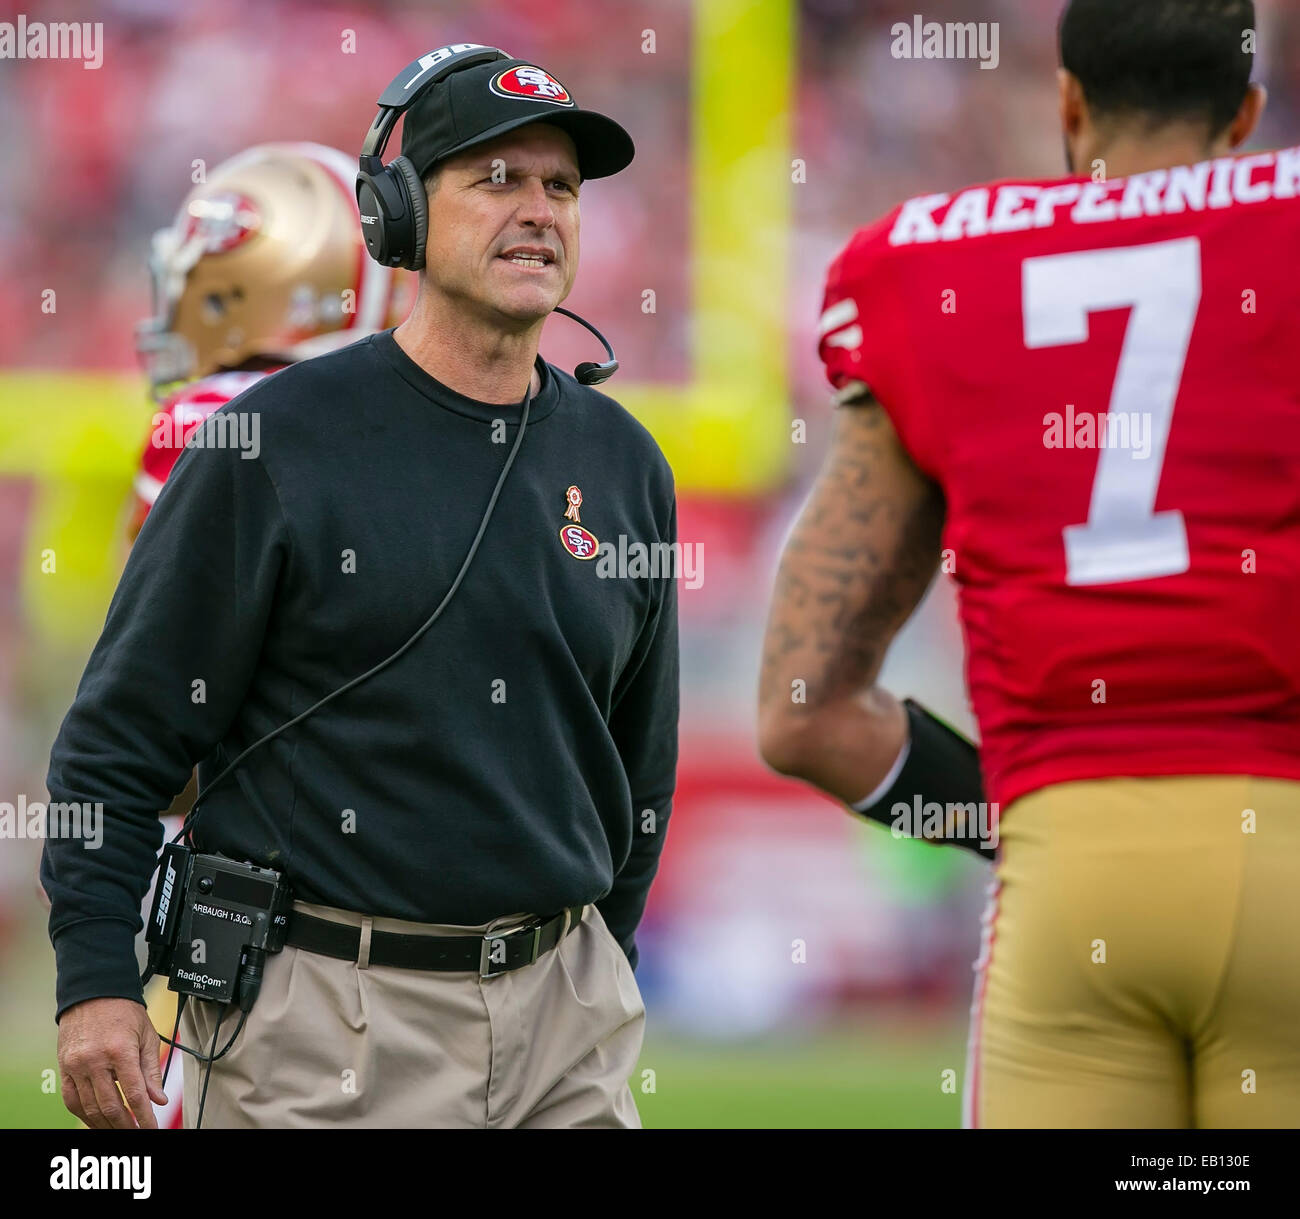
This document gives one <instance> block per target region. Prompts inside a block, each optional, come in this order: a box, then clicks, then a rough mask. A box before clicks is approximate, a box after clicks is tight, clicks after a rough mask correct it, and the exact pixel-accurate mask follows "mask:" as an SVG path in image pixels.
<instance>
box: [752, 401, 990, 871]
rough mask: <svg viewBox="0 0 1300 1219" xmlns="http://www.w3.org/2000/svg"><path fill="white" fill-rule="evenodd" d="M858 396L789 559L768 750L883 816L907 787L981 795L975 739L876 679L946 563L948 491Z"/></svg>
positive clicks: (766, 705)
mask: <svg viewBox="0 0 1300 1219" xmlns="http://www.w3.org/2000/svg"><path fill="white" fill-rule="evenodd" d="M850 394H851V395H852V401H851V404H848V405H842V406H841V407H840V408H839V409H838V410H837V412H836V417H835V424H834V431H833V435H832V439H831V446H830V452H829V453H828V455H827V458H826V462H825V465H824V467H823V468H822V471H821V473H820V475H819V476H818V478H817V481H816V483H815V484H814V486H813V490H812V493H811V495H810V496H809V499H808V501H807V503H806V504H805V505H804V508H803V510H802V512H801V513H800V516H799V519H798V521H797V522H796V524H795V527H794V530H793V532H792V533H791V535H790V539H789V541H788V542H787V543H786V547H785V551H784V553H783V554H782V557H781V563H780V567H779V570H778V573H777V580H776V590H775V593H774V596H773V601H772V608H771V612H770V616H769V620H768V625H767V633H766V636H765V639H764V644H763V668H762V676H761V679H760V688H759V747H760V750H761V752H762V755H763V758H764V759H765V760H766V761H767V763H768V764H769V765H770V766H771V767H773V769H775V770H777V771H780V772H781V773H782V774H787V775H791V776H794V777H796V778H800V779H803V780H805V781H806V782H808V783H811V784H812V785H813V786H815V787H818V788H820V789H821V790H822V791H824V792H826V793H827V794H829V795H831V796H834V797H835V798H836V799H837V800H840V801H842V802H843V803H845V804H847V805H849V806H851V807H854V808H855V809H856V811H858V812H862V813H864V814H865V815H867V816H868V817H870V818H871V819H873V820H878V821H882V822H885V823H886V824H887V823H889V821H890V820H891V816H890V809H891V808H892V806H893V805H894V803H896V802H897V801H898V800H900V799H901V800H906V801H908V802H910V800H911V797H912V795H913V794H914V793H913V791H912V789H916V792H915V794H920V795H922V797H923V800H931V799H937V800H939V802H941V803H948V802H949V801H951V802H954V803H965V802H966V801H968V800H970V801H974V802H975V803H979V802H980V801H981V800H982V798H983V797H982V793H981V791H980V785H979V778H978V774H979V772H978V761H977V758H976V755H975V751H974V748H973V746H971V745H970V744H969V742H966V741H965V740H963V739H962V738H960V737H958V736H957V734H956V733H953V732H952V731H951V730H950V729H948V728H947V727H946V726H945V725H942V724H940V722H939V721H937V720H935V719H934V718H933V717H931V716H930V715H928V713H926V712H925V711H924V710H923V709H921V708H920V707H918V706H917V705H916V704H914V703H911V702H910V701H909V702H908V703H907V704H906V705H905V704H902V703H900V702H899V701H898V700H897V699H896V698H894V696H893V695H891V694H890V693H889V692H888V691H886V690H882V689H881V688H880V687H879V686H878V685H877V684H876V679H877V677H878V676H879V673H880V668H881V664H882V663H883V661H884V657H885V652H886V650H887V649H888V647H889V644H890V643H891V641H892V640H893V638H894V636H895V634H896V633H897V632H898V630H899V628H900V627H901V626H902V625H903V623H904V622H905V621H906V620H907V618H908V617H909V616H910V615H911V613H912V611H913V610H914V609H915V608H916V606H917V605H918V604H919V603H920V601H921V598H922V597H923V596H924V595H925V591H926V589H927V588H928V587H929V584H930V581H931V580H932V579H933V578H934V575H935V572H936V571H937V569H938V565H939V557H940V536H941V532H942V528H943V519H944V500H943V495H942V493H941V491H940V490H939V488H938V487H937V486H936V485H935V484H934V483H933V482H932V481H930V480H929V479H928V478H926V477H925V476H924V475H923V474H922V473H921V472H920V471H919V470H918V469H917V467H916V465H915V464H914V463H913V462H912V460H911V458H910V457H909V456H908V455H907V453H906V451H905V450H904V448H903V446H902V444H901V443H900V441H899V439H898V436H897V434H896V433H895V431H894V428H893V425H892V424H891V422H890V420H889V417H888V415H886V413H885V411H884V410H883V409H882V408H881V407H880V406H879V405H878V404H877V403H876V402H875V401H874V399H872V398H871V397H870V395H869V394H868V393H867V391H866V390H865V388H858V389H856V390H851V391H850ZM905 788H906V789H907V791H906V792H905V791H904V789H905ZM962 845H973V843H971V842H968V841H967V842H963V843H962Z"/></svg>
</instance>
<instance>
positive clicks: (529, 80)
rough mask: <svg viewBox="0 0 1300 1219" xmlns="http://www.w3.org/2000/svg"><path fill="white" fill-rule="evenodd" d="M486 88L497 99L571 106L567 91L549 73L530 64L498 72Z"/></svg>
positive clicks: (571, 99) (571, 102) (571, 100)
mask: <svg viewBox="0 0 1300 1219" xmlns="http://www.w3.org/2000/svg"><path fill="white" fill-rule="evenodd" d="M488 87H489V88H490V89H491V90H492V92H493V93H495V94H497V95H498V96H499V97H522V98H526V99H527V100H528V101H530V102H551V103H553V104H554V105H556V106H572V105H573V98H571V97H570V96H569V91H568V89H566V88H565V87H564V86H563V85H562V84H560V82H559V81H558V80H556V79H555V77H554V76H552V75H551V74H550V73H549V72H543V71H542V69H541V68H534V67H533V66H532V65H530V64H525V65H523V66H521V67H518V68H507V69H506V70H505V71H504V72H499V73H498V74H497V75H496V76H494V77H493V78H492V82H491V84H490V85H489V86H488Z"/></svg>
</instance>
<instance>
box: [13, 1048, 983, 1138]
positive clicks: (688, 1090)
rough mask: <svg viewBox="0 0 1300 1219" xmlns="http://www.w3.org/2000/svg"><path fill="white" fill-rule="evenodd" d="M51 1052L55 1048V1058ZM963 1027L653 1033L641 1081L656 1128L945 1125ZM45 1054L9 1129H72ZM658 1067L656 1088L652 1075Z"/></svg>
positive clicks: (21, 1082) (954, 1103) (954, 1101)
mask: <svg viewBox="0 0 1300 1219" xmlns="http://www.w3.org/2000/svg"><path fill="white" fill-rule="evenodd" d="M51 1058H52V1054H51ZM961 1058H962V1055H961V1036H960V1031H959V1030H954V1031H952V1032H951V1033H948V1034H945V1035H943V1036H939V1037H933V1038H925V1039H918V1040H913V1039H907V1040H901V1041H887V1042H881V1041H874V1042H868V1041H867V1040H866V1039H865V1035H864V1036H862V1037H855V1036H854V1035H853V1034H851V1033H849V1032H844V1031H841V1032H838V1033H835V1034H833V1035H830V1036H824V1037H818V1038H815V1039H813V1040H810V1041H806V1042H802V1043H796V1044H785V1043H778V1042H763V1043H756V1044H753V1045H746V1046H734V1045H733V1046H712V1045H701V1044H699V1043H693V1042H685V1041H680V1040H673V1039H665V1038H661V1037H656V1038H652V1039H650V1040H649V1041H648V1042H647V1045H646V1049H645V1052H644V1053H643V1054H642V1056H641V1062H640V1065H639V1067H638V1071H637V1075H636V1076H635V1077H634V1078H633V1080H632V1085H633V1089H634V1091H635V1093H636V1101H637V1107H638V1108H639V1109H640V1111H641V1120H642V1122H643V1123H644V1124H645V1127H646V1128H647V1129H650V1130H654V1129H660V1130H662V1129H681V1128H685V1129H719V1128H744V1129H762V1128H815V1127H839V1128H844V1127H854V1128H880V1127H891V1126H895V1127H936V1126H939V1127H942V1126H956V1125H957V1124H958V1122H959V1116H960V1111H959V1097H957V1096H956V1095H952V1094H944V1092H943V1091H942V1090H941V1087H940V1072H941V1069H942V1068H941V1067H940V1066H939V1065H938V1064H940V1063H944V1064H951V1065H954V1066H956V1067H958V1068H960V1063H961ZM50 1065H52V1064H51V1063H50V1062H47V1061H46V1060H45V1059H44V1058H43V1057H33V1058H31V1059H30V1060H29V1061H28V1062H27V1063H25V1064H21V1065H16V1064H12V1063H11V1064H9V1065H8V1066H7V1067H5V1068H4V1069H2V1070H0V1128H3V1129H22V1128H36V1127H40V1128H51V1127H58V1128H71V1127H74V1126H75V1125H76V1124H77V1123H76V1122H75V1121H74V1120H73V1118H72V1117H71V1116H70V1115H69V1114H68V1113H67V1111H66V1110H65V1109H64V1108H63V1102H62V1099H61V1098H60V1097H59V1095H58V1093H57V1092H56V1093H54V1094H52V1095H51V1094H47V1093H44V1092H42V1091H41V1071H42V1069H43V1068H44V1067H46V1066H50ZM647 1069H648V1070H652V1071H653V1072H654V1076H653V1086H654V1091H653V1092H649V1091H646V1085H645V1080H646V1077H645V1076H644V1074H643V1073H644V1072H645V1071H646V1070H647Z"/></svg>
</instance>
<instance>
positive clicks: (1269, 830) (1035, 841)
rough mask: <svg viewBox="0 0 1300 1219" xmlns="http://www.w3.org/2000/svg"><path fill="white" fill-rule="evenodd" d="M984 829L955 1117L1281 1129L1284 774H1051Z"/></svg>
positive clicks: (1292, 941)
mask: <svg viewBox="0 0 1300 1219" xmlns="http://www.w3.org/2000/svg"><path fill="white" fill-rule="evenodd" d="M1001 841H1002V856H1001V860H1000V862H999V864H998V867H997V873H996V878H995V880H994V881H993V882H992V884H991V886H990V890H991V892H990V904H989V909H988V912H987V914H986V916H985V926H984V941H983V948H982V951H981V954H980V960H979V962H978V964H977V968H976V985H975V1000H974V1003H973V1005H972V1020H971V1035H970V1049H969V1056H968V1060H967V1071H966V1080H965V1105H964V1124H965V1125H966V1126H968V1127H970V1126H1000V1127H1008V1126H1010V1127H1028V1126H1056V1127H1164V1128H1184V1127H1252V1126H1253V1127H1283V1126H1285V1127H1295V1126H1300V783H1295V782H1291V781H1283V780H1278V779H1259V778H1252V777H1248V776H1187V777H1170V778H1163V777H1161V778H1140V779H1138V778H1120V779H1103V780H1095V781H1088V782H1078V783H1063V784H1058V785H1054V786H1052V787H1048V788H1043V789H1040V790H1039V791H1036V792H1033V793H1031V794H1030V795H1028V796H1025V797H1023V798H1022V799H1020V800H1017V801H1015V803H1014V804H1013V805H1011V806H1010V807H1009V808H1007V809H1005V810H1003V816H1002V823H1001Z"/></svg>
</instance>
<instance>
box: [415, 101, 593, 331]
mask: <svg viewBox="0 0 1300 1219" xmlns="http://www.w3.org/2000/svg"><path fill="white" fill-rule="evenodd" d="M578 186H579V178H578V155H577V150H576V149H575V148H574V145H573V141H572V140H571V139H570V138H569V136H568V135H567V134H566V133H565V132H563V131H561V130H560V129H559V128H557V127H552V126H549V125H547V124H544V123H533V124H530V125H529V126H527V127H521V128H520V129H519V130H517V131H512V132H510V133H508V134H507V135H504V136H502V137H501V138H500V139H498V140H493V141H492V142H491V143H489V144H481V145H480V146H479V147H477V148H471V149H470V150H469V151H468V152H463V153H461V154H459V155H458V156H455V157H451V158H449V159H448V160H447V161H444V162H443V164H442V166H441V172H440V173H439V175H438V181H437V185H436V189H435V190H434V191H433V193H432V194H431V195H430V196H429V240H428V246H427V248H426V252H425V267H426V271H427V274H428V276H429V279H430V280H431V281H432V284H433V285H434V286H436V288H437V289H438V290H439V291H440V292H442V293H443V294H445V295H447V296H449V297H451V298H453V299H455V300H456V301H457V302H458V303H461V304H463V305H465V306H466V307H467V308H470V309H475V310H478V311H480V312H481V313H482V314H483V315H484V316H494V317H495V318H497V319H498V320H499V319H500V318H501V317H506V318H510V319H513V320H515V321H520V322H532V321H536V320H537V319H538V318H542V317H545V316H546V315H547V314H549V313H550V312H551V310H552V309H554V308H555V306H556V305H558V304H559V303H560V302H561V301H563V300H564V298H565V297H567V296H568V295H569V292H570V290H571V289H572V287H573V280H574V277H575V276H576V275H577V273H578V229H579V212H578Z"/></svg>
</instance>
